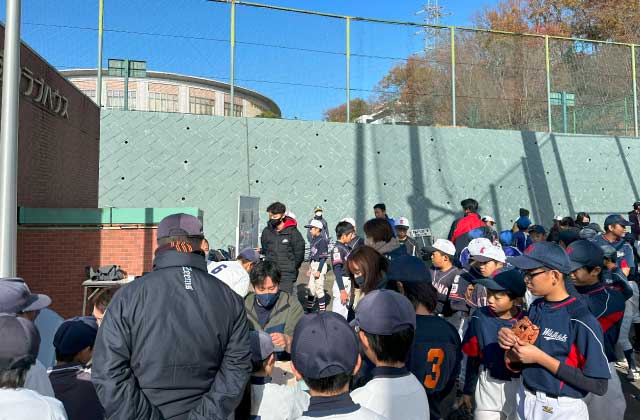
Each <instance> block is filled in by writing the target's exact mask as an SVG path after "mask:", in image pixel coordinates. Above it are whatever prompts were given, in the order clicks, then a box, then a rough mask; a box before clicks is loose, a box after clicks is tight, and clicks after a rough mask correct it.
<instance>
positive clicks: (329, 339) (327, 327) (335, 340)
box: [291, 312, 359, 379]
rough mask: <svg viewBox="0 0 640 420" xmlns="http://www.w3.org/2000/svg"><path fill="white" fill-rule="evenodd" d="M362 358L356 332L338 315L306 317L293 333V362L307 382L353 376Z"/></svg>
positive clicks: (322, 314)
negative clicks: (341, 374) (332, 377)
mask: <svg viewBox="0 0 640 420" xmlns="http://www.w3.org/2000/svg"><path fill="white" fill-rule="evenodd" d="M358 354H359V349H358V342H357V341H356V335H355V334H354V332H353V329H352V328H351V327H350V326H349V324H348V323H347V321H346V320H345V319H344V318H343V317H341V316H340V315H338V314H336V313H333V312H320V313H316V314H307V315H303V316H302V318H300V321H298V324H297V325H296V328H295V330H294V332H293V343H292V344H291V361H292V362H293V365H294V366H295V368H296V370H297V371H298V372H300V374H301V375H302V376H303V377H305V378H310V379H321V378H327V377H329V376H334V375H338V374H340V373H346V374H348V375H351V374H352V373H353V371H354V369H355V368H356V364H357V362H358Z"/></svg>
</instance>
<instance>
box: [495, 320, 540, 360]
mask: <svg viewBox="0 0 640 420" xmlns="http://www.w3.org/2000/svg"><path fill="white" fill-rule="evenodd" d="M512 329H513V332H514V334H515V335H516V337H518V339H519V340H520V341H522V342H525V343H529V344H534V343H535V342H536V340H537V339H538V335H539V334H540V327H538V326H537V325H535V324H534V323H533V322H531V320H530V319H529V317H526V316H525V317H522V319H520V320H519V321H518V322H516V325H514V326H513V328H512ZM504 359H505V364H506V366H507V369H509V370H511V371H513V372H520V371H522V368H523V365H522V363H519V362H517V361H516V360H515V359H514V358H513V357H512V355H511V350H509V351H507V352H506V353H505V355H504Z"/></svg>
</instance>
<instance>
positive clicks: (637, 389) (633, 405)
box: [297, 263, 640, 420]
mask: <svg viewBox="0 0 640 420" xmlns="http://www.w3.org/2000/svg"><path fill="white" fill-rule="evenodd" d="M308 267H309V264H308V263H304V264H302V267H300V275H299V276H298V283H297V293H298V299H299V300H300V302H301V303H302V305H304V300H305V295H306V293H305V285H306V284H307V282H308V277H307V275H306V273H307V270H308ZM334 281H335V276H334V275H333V271H329V272H328V273H327V276H326V284H325V291H326V293H327V295H328V296H331V290H332V288H333V283H334ZM327 308H329V309H330V308H331V303H330V302H329V303H328V304H327ZM636 360H637V361H638V365H639V366H640V354H637V353H636ZM618 376H620V382H622V391H623V392H624V396H625V398H626V400H627V411H626V412H625V416H624V420H638V419H640V401H638V400H636V399H634V398H633V396H634V395H640V381H636V382H630V381H629V380H628V379H627V373H626V370H623V369H618ZM592 420H601V419H592ZM602 420H615V419H602Z"/></svg>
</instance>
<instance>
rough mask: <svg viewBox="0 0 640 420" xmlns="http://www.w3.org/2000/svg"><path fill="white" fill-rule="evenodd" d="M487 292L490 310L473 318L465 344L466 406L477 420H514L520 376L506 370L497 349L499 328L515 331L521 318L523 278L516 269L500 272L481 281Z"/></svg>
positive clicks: (502, 358) (474, 315)
mask: <svg viewBox="0 0 640 420" xmlns="http://www.w3.org/2000/svg"><path fill="white" fill-rule="evenodd" d="M478 284H481V285H482V286H483V287H484V288H485V289H486V291H487V306H483V307H481V308H479V309H478V310H477V311H475V312H474V313H473V315H472V316H471V320H470V322H469V328H467V331H466V333H465V336H464V340H463V341H462V351H463V352H464V353H465V354H466V355H467V364H466V369H465V377H464V387H463V397H462V401H463V404H464V405H465V406H466V407H467V409H469V410H471V409H472V407H473V404H472V397H473V400H475V412H474V415H475V418H478V419H485V418H514V417H515V409H516V406H515V399H516V393H517V390H518V382H517V381H516V380H515V378H517V377H518V376H519V375H518V374H515V373H514V372H512V371H511V370H509V369H507V367H506V365H505V361H504V354H505V352H504V350H501V349H500V348H499V346H498V331H500V328H503V327H506V328H512V327H513V326H514V325H515V324H516V322H518V320H519V319H520V318H522V311H521V310H520V302H521V298H522V297H523V296H524V294H525V292H526V290H527V287H526V286H525V284H524V274H523V273H522V272H521V271H520V270H517V269H501V270H499V271H498V272H497V273H495V275H492V276H490V277H489V278H484V279H479V280H478Z"/></svg>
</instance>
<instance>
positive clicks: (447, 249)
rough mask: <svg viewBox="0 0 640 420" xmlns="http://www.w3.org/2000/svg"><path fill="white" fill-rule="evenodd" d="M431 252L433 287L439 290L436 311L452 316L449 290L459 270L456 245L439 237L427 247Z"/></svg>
mask: <svg viewBox="0 0 640 420" xmlns="http://www.w3.org/2000/svg"><path fill="white" fill-rule="evenodd" d="M426 250H427V252H429V253H430V254H431V268H430V269H429V271H430V276H431V283H432V284H433V287H435V288H436V290H437V291H438V305H437V307H436V313H438V314H443V315H444V316H451V315H452V314H453V310H452V309H451V305H450V304H449V292H450V291H451V286H452V285H453V279H454V278H455V277H456V275H458V273H459V270H458V269H457V268H456V266H455V265H454V257H455V255H456V247H455V245H454V244H453V242H451V241H448V240H446V239H437V240H436V241H435V242H434V243H433V245H431V246H428V247H426Z"/></svg>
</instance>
